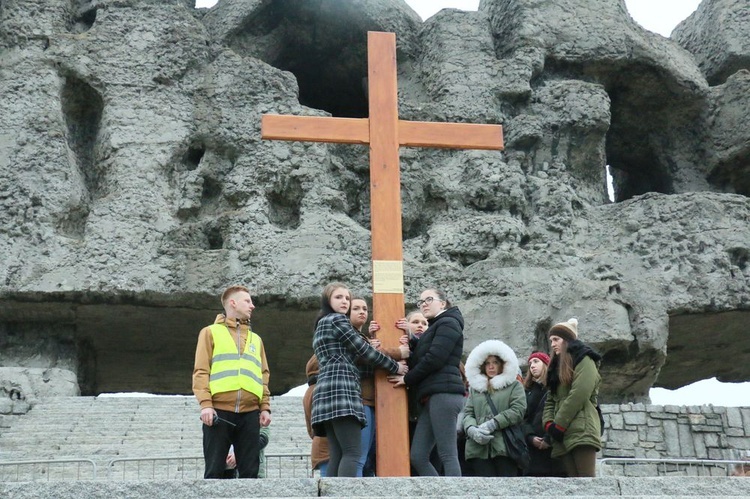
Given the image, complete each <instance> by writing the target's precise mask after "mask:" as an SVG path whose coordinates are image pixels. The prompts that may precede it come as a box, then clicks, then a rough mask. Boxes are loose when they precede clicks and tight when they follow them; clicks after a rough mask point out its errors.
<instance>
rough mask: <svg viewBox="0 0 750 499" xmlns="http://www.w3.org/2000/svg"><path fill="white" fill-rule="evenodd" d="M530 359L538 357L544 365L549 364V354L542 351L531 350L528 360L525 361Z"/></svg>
mask: <svg viewBox="0 0 750 499" xmlns="http://www.w3.org/2000/svg"><path fill="white" fill-rule="evenodd" d="M531 359H539V360H541V361H542V362H544V365H545V366H548V365H549V355H547V354H546V353H544V352H533V353H532V354H531V355H529V360H528V361H527V362H529V363H531Z"/></svg>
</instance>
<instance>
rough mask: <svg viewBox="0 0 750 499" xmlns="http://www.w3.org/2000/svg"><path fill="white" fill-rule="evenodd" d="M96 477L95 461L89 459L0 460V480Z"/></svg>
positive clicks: (49, 479) (82, 478) (81, 478)
mask: <svg viewBox="0 0 750 499" xmlns="http://www.w3.org/2000/svg"><path fill="white" fill-rule="evenodd" d="M96 478H97V475H96V463H94V461H92V460H90V459H35V460H29V461H0V482H53V481H54V482H57V481H65V480H69V481H78V480H96Z"/></svg>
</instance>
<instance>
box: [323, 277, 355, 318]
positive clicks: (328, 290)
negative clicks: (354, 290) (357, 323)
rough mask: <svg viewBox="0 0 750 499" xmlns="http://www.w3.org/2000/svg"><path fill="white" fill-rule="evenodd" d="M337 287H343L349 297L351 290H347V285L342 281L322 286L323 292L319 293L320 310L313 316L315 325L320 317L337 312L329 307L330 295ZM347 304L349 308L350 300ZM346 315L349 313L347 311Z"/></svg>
mask: <svg viewBox="0 0 750 499" xmlns="http://www.w3.org/2000/svg"><path fill="white" fill-rule="evenodd" d="M339 288H344V289H345V290H346V291H347V292H349V297H350V298H351V291H349V288H348V287H347V285H346V284H344V283H342V282H332V283H330V284H328V285H327V286H326V287H325V288H323V293H322V294H321V295H320V312H318V316H317V317H316V318H315V327H318V322H320V319H322V318H323V317H325V316H326V315H328V314H335V313H337V312H336V311H335V310H334V309H332V308H331V295H333V292H334V291H336V290H337V289H339ZM349 304H350V305H349V308H350V309H351V300H349ZM347 315H349V312H348V311H347Z"/></svg>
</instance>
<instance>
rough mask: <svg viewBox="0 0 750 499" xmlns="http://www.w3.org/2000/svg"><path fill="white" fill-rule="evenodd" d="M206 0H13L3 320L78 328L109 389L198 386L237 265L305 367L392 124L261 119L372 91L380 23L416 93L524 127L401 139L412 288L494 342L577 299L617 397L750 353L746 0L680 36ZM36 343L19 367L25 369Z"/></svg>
mask: <svg viewBox="0 0 750 499" xmlns="http://www.w3.org/2000/svg"><path fill="white" fill-rule="evenodd" d="M191 3H192V2H190V1H184V0H170V1H155V0H44V1H42V0H13V1H9V0H3V1H2V2H1V3H0V115H2V116H3V121H2V122H1V123H0V254H2V255H3V258H2V260H1V261H0V339H2V338H6V337H11V336H15V337H19V336H21V335H23V334H27V333H25V332H26V331H33V332H34V333H33V334H38V335H41V336H43V337H45V338H59V341H60V343H61V345H63V346H64V345H67V344H70V345H74V346H75V350H76V351H75V354H71V355H69V356H68V358H69V359H70V361H69V362H68V363H67V364H68V365H66V368H70V369H73V371H72V372H75V374H76V377H77V379H78V381H79V384H80V389H81V392H82V393H86V394H90V393H99V392H101V391H113V390H137V391H153V392H158V393H188V392H189V390H190V370H191V364H192V350H193V348H194V342H195V336H196V334H197V332H198V330H199V329H200V328H201V327H202V326H204V325H206V324H208V323H210V322H211V321H212V320H213V317H214V314H215V313H216V312H217V311H218V310H217V309H218V307H217V305H218V299H217V296H218V295H219V293H220V292H221V290H222V289H223V288H224V287H225V286H226V285H228V284H231V283H236V282H240V283H245V284H248V285H250V286H251V287H252V289H253V292H254V295H255V299H256V302H257V304H258V309H257V311H256V315H255V318H254V327H255V329H256V330H257V331H259V332H260V333H261V334H262V336H263V337H264V339H265V342H266V345H267V350H268V356H269V360H270V362H271V366H272V370H273V375H272V389H273V391H274V392H275V393H281V392H283V391H286V389H288V388H290V387H292V386H296V385H298V384H300V383H302V382H303V380H304V373H303V371H304V363H305V361H306V359H307V357H308V356H309V354H310V336H311V324H312V319H313V317H314V315H315V308H316V304H317V301H318V294H319V292H320V289H321V288H322V286H323V285H324V284H326V283H327V282H329V281H332V280H343V281H346V282H348V283H350V285H351V287H352V289H353V290H354V291H356V292H357V293H359V294H364V295H366V296H367V295H369V289H370V278H371V270H370V263H369V259H370V252H369V237H370V236H369V209H368V199H369V181H368V177H367V175H368V162H367V150H366V148H363V147H358V146H342V145H330V144H307V143H296V142H294V143H279V142H267V141H261V139H260V134H259V124H260V117H261V115H262V114H263V113H284V114H300V115H326V114H333V115H335V116H351V117H362V116H366V115H367V100H366V98H365V93H364V88H365V87H366V82H365V81H364V78H365V77H366V32H367V31H368V30H383V31H393V32H395V33H396V34H397V40H398V69H399V95H400V97H399V112H400V116H401V117H402V118H403V119H415V120H429V121H446V120H455V121H472V122H489V123H503V125H504V127H505V132H506V139H507V140H506V150H505V152H504V153H502V154H501V153H496V152H478V151H444V150H428V149H403V150H402V151H401V168H402V204H403V237H404V258H405V273H406V275H405V280H406V290H407V293H406V299H407V301H408V304H407V308H410V307H411V303H413V301H414V300H415V299H416V297H417V295H418V294H419V292H420V291H421V290H422V289H423V288H424V287H427V286H438V287H441V288H445V289H446V290H447V291H448V293H449V295H450V296H451V298H453V300H454V301H455V302H456V303H457V304H458V305H459V306H460V307H461V309H462V311H463V312H464V315H465V317H466V324H467V327H466V338H467V341H466V348H467V353H468V350H469V349H471V348H472V347H473V346H474V345H476V344H477V343H479V342H480V341H482V340H484V339H487V338H490V337H493V338H494V337H500V338H502V339H504V340H505V341H506V342H508V343H509V344H510V345H511V346H513V347H514V348H515V350H516V352H517V353H518V355H519V357H521V358H525V356H526V355H527V354H528V353H529V352H530V351H531V350H533V349H539V348H546V344H545V339H544V333H545V332H546V330H547V329H548V328H549V326H550V325H551V324H552V323H554V322H556V321H559V320H565V319H567V318H568V317H570V316H574V315H575V316H578V318H579V320H580V324H581V327H580V331H581V337H582V339H583V340H584V341H587V342H589V343H592V344H593V345H594V346H595V347H597V348H598V349H600V350H601V351H602V352H603V353H604V364H603V366H602V371H603V375H604V386H603V390H602V396H603V399H605V400H609V401H628V400H632V401H637V400H645V399H646V398H647V393H648V388H649V387H650V386H652V385H653V384H654V383H657V384H659V385H662V386H666V387H676V386H681V385H683V384H686V383H690V382H692V381H695V380H697V379H702V378H706V377H710V376H717V377H718V378H719V379H721V380H725V381H741V380H747V379H750V367H748V366H750V363H748V362H733V363H726V362H724V360H723V356H722V352H723V351H724V349H725V348H726V346H727V345H733V344H736V343H739V342H741V341H742V339H743V338H744V336H743V334H742V325H743V324H744V323H745V322H747V321H746V310H747V308H748V303H749V302H748V294H749V293H748V292H749V288H748V277H749V276H748V273H749V272H750V270H749V269H748V255H750V225H748V220H750V209H749V208H750V207H749V206H748V202H747V198H746V195H747V194H748V192H750V187H749V186H750V182H749V181H748V178H749V177H748V175H747V173H746V172H747V171H748V167H750V159H749V158H750V126H748V125H750V123H748V119H750V118H748V116H750V113H748V112H747V110H748V107H750V97H748V96H750V92H748V89H749V85H750V73H748V71H747V69H748V66H747V64H746V61H747V56H748V47H747V44H746V40H747V39H750V33H748V29H750V28H748V26H750V23H743V22H741V20H742V19H744V17H743V16H745V15H746V13H747V6H746V2H745V1H744V0H704V2H703V3H702V4H701V7H700V8H699V9H698V11H697V12H696V13H695V14H694V15H693V16H691V18H690V19H688V20H687V21H685V22H684V23H683V24H682V25H681V26H680V27H679V28H678V29H677V30H676V31H675V37H674V39H673V40H670V39H666V38H663V37H661V36H658V35H655V34H653V33H650V32H647V31H645V30H643V29H642V28H640V27H639V26H638V25H637V24H636V23H635V22H634V21H633V20H632V19H631V18H630V16H629V15H628V13H627V10H626V7H625V4H624V2H623V1H622V0H567V1H565V2H553V3H549V2H546V3H545V2H536V1H534V0H515V1H511V0H483V1H482V2H481V4H480V8H479V11H478V12H461V11H457V10H450V9H447V10H443V11H441V12H440V13H439V14H437V15H436V16H434V17H433V18H431V19H429V20H427V21H426V22H424V23H423V22H421V21H420V19H419V17H418V16H417V15H416V14H415V13H414V12H413V11H411V9H410V8H409V7H408V6H407V5H406V4H405V3H404V2H402V1H400V0H312V1H307V2H296V1H293V0H220V1H219V3H218V4H217V5H216V6H215V7H213V8H211V9H209V10H206V9H202V10H196V9H193V8H192V5H191ZM724 15H727V16H730V15H731V18H732V19H734V21H733V22H732V23H731V24H728V25H726V29H725V25H724V24H721V25H720V26H719V24H718V21H717V20H718V19H722V18H723V17H722V16H724ZM717 26H719V27H717ZM606 165H609V167H610V169H611V171H612V174H613V177H614V187H615V198H616V202H615V203H611V202H609V200H608V198H607V190H606V182H605V166H606ZM377 313H378V312H377V311H375V318H376V319H377ZM706 327H710V330H709V331H707V330H706V329H705V328H706ZM56 341H58V340H56ZM697 345H700V348H698V347H697ZM14 348H15V349H14V350H13V351H14V352H17V353H14V354H8V355H7V356H5V358H4V359H3V364H2V365H5V366H24V365H26V364H24V361H23V359H24V355H25V353H24V351H22V349H20V347H14ZM45 348H46V347H45ZM740 348H741V347H740ZM55 350H56V349H52V350H50V349H49V348H47V349H46V350H45V349H44V348H40V349H39V352H38V355H37V359H38V361H39V362H37V364H43V365H40V366H38V367H55V366H56V365H57V363H58V360H57V359H56V358H55V355H54V354H51V353H49V352H50V351H55ZM740 355H741V356H743V358H745V359H747V358H748V355H750V351H749V350H747V349H742V350H741V354H740Z"/></svg>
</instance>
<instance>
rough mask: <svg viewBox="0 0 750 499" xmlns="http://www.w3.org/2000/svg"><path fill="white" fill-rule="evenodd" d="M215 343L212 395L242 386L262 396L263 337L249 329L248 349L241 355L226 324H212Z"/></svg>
mask: <svg viewBox="0 0 750 499" xmlns="http://www.w3.org/2000/svg"><path fill="white" fill-rule="evenodd" d="M210 329H211V336H212V337H213V342H214V354H213V357H212V358H211V376H210V378H209V381H208V388H209V389H210V390H211V395H214V394H215V393H222V392H233V391H236V390H239V389H240V388H241V389H243V390H245V391H247V392H250V393H252V394H253V395H255V396H256V397H258V400H261V399H262V398H263V366H262V362H261V357H260V348H261V342H260V336H258V335H257V334H255V333H253V332H252V331H250V330H248V331H247V341H245V350H244V351H243V352H242V355H240V353H239V351H238V349H237V344H236V343H235V341H234V339H233V338H232V334H231V333H230V332H229V328H227V327H226V326H225V325H224V324H213V325H211V326H210Z"/></svg>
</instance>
